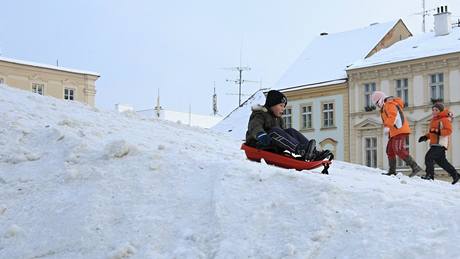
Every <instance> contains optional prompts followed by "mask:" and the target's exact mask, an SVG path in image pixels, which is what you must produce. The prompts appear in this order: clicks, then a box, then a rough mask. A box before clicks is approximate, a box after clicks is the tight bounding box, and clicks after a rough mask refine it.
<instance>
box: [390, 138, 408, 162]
mask: <svg viewBox="0 0 460 259" xmlns="http://www.w3.org/2000/svg"><path fill="white" fill-rule="evenodd" d="M406 137H407V135H406V134H401V135H397V136H394V137H393V138H392V139H393V142H392V145H393V151H394V153H395V154H396V155H397V156H399V157H400V158H401V159H402V160H404V161H405V160H406V159H407V157H408V156H409V151H407V149H406V147H405V146H404V145H405V144H406Z"/></svg>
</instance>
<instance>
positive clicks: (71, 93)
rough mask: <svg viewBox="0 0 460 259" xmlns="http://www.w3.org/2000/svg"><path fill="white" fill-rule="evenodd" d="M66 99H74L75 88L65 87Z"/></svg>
mask: <svg viewBox="0 0 460 259" xmlns="http://www.w3.org/2000/svg"><path fill="white" fill-rule="evenodd" d="M64 100H71V101H73V100H74V90H73V89H70V88H65V89H64Z"/></svg>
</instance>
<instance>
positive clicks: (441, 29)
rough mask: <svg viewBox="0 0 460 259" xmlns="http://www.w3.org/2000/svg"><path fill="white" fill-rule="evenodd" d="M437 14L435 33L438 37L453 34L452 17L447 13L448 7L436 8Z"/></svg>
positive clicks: (435, 17) (435, 16)
mask: <svg viewBox="0 0 460 259" xmlns="http://www.w3.org/2000/svg"><path fill="white" fill-rule="evenodd" d="M436 10H437V13H436V14H435V15H434V32H435V35H436V36H443V35H447V34H449V33H451V32H452V26H451V25H450V24H451V23H450V15H451V13H449V12H448V11H447V5H445V6H440V7H438V8H436Z"/></svg>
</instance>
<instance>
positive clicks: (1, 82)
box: [0, 77, 5, 85]
mask: <svg viewBox="0 0 460 259" xmlns="http://www.w3.org/2000/svg"><path fill="white" fill-rule="evenodd" d="M3 83H5V80H3V78H1V77H0V85H1V84H3Z"/></svg>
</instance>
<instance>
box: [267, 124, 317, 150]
mask: <svg viewBox="0 0 460 259" xmlns="http://www.w3.org/2000/svg"><path fill="white" fill-rule="evenodd" d="M268 135H269V136H270V137H271V139H272V145H273V146H275V147H276V148H278V149H281V150H288V151H289V152H291V153H296V148H297V145H299V144H307V142H308V139H307V138H306V137H305V136H304V135H303V134H302V133H300V132H298V131H297V130H296V129H293V128H289V129H282V128H272V129H271V130H269V131H268Z"/></svg>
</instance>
